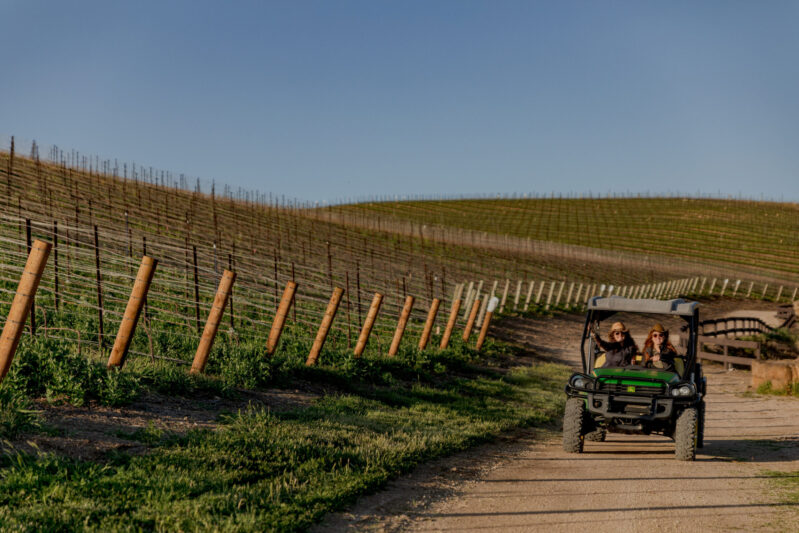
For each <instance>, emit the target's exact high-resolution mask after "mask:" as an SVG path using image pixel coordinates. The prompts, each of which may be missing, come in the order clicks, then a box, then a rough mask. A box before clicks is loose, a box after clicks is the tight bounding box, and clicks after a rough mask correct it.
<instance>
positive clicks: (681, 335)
mask: <svg viewBox="0 0 799 533" xmlns="http://www.w3.org/2000/svg"><path fill="white" fill-rule="evenodd" d="M685 326H686V322H685V320H683V319H682V318H681V317H679V316H673V315H647V314H637V313H616V314H614V315H613V316H611V317H609V318H607V319H606V320H604V321H593V322H591V323H590V324H589V327H588V333H587V335H586V337H584V338H583V342H584V343H587V345H586V348H587V349H586V353H587V355H588V370H589V371H593V370H594V369H595V368H631V369H639V370H644V369H652V370H657V371H661V372H673V373H676V374H679V375H682V374H683V372H684V369H685V363H686V358H685V355H686V353H687V351H688V350H687V344H688V331H687V328H686V329H685V331H683V327H685Z"/></svg>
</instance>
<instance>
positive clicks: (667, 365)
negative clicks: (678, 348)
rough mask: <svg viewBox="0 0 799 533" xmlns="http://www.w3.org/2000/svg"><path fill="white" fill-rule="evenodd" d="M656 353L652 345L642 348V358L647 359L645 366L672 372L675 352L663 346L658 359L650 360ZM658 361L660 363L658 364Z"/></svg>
mask: <svg viewBox="0 0 799 533" xmlns="http://www.w3.org/2000/svg"><path fill="white" fill-rule="evenodd" d="M655 354H656V352H655V351H654V347H653V346H650V347H649V348H646V349H645V350H644V359H645V360H648V362H647V363H646V366H648V367H651V368H657V369H658V370H666V371H668V372H674V371H675V368H674V358H675V357H677V353H676V352H674V350H670V349H669V348H667V347H663V351H662V352H660V361H652V360H651V359H652V357H653V356H654V355H655ZM658 363H660V364H658Z"/></svg>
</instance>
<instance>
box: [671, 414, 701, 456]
mask: <svg viewBox="0 0 799 533" xmlns="http://www.w3.org/2000/svg"><path fill="white" fill-rule="evenodd" d="M698 437H699V413H698V412H697V409H696V408H695V407H688V408H687V409H685V410H684V411H683V412H682V413H680V416H679V417H678V418H677V424H676V427H675V428H674V442H675V444H676V449H675V451H674V455H675V458H676V459H677V460H678V461H693V460H694V459H696V444H697V440H698Z"/></svg>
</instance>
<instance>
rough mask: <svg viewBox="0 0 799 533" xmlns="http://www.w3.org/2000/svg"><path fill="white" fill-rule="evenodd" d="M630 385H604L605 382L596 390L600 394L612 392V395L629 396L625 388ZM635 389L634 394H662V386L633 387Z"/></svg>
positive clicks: (599, 384)
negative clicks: (600, 392)
mask: <svg viewBox="0 0 799 533" xmlns="http://www.w3.org/2000/svg"><path fill="white" fill-rule="evenodd" d="M629 386H630V385H623V384H621V383H606V382H599V383H598V386H597V389H598V390H599V391H602V392H612V393H619V394H625V393H627V394H631V393H630V391H628V390H627V387H629ZM633 386H634V387H635V394H662V393H663V386H662V385H633Z"/></svg>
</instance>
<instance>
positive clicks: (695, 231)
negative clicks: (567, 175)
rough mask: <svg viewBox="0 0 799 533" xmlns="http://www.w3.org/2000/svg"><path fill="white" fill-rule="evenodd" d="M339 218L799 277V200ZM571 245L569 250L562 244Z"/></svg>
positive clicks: (404, 207) (439, 205)
mask: <svg viewBox="0 0 799 533" xmlns="http://www.w3.org/2000/svg"><path fill="white" fill-rule="evenodd" d="M332 210H333V212H334V214H335V216H336V218H337V219H338V220H349V221H352V222H353V223H358V224H359V225H360V226H363V227H383V228H386V229H389V228H390V229H393V230H394V231H402V230H405V231H408V229H409V228H411V227H412V226H415V227H416V228H417V232H418V231H419V230H418V228H419V227H421V226H425V231H427V232H428V233H430V234H431V235H443V236H446V237H445V238H447V240H448V241H450V242H453V243H457V242H459V241H460V242H468V241H469V239H470V238H471V233H473V232H480V233H484V234H488V235H492V236H503V237H512V238H515V239H529V240H534V241H539V242H540V241H543V242H552V243H562V244H564V245H568V246H569V247H571V249H574V248H581V249H586V248H590V249H593V250H596V253H597V255H600V254H601V253H602V252H616V253H618V254H622V256H623V257H627V256H628V254H637V255H640V256H644V255H646V256H651V257H653V258H655V262H660V263H661V264H664V265H665V264H673V265H676V264H683V265H684V264H694V265H696V264H705V265H710V266H714V267H721V268H722V269H727V270H728V271H729V272H748V273H750V274H751V273H758V274H761V275H763V276H765V277H769V276H771V277H774V278H785V279H790V280H796V279H797V277H799V248H797V246H796V235H799V204H795V203H776V202H757V201H749V200H732V199H729V200H719V199H703V198H579V199H578V198H554V197H552V198H537V199H531V198H514V199H493V200H428V201H402V202H390V201H389V202H367V203H358V204H352V205H339V206H335V207H334V208H332ZM566 249H568V248H566Z"/></svg>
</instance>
